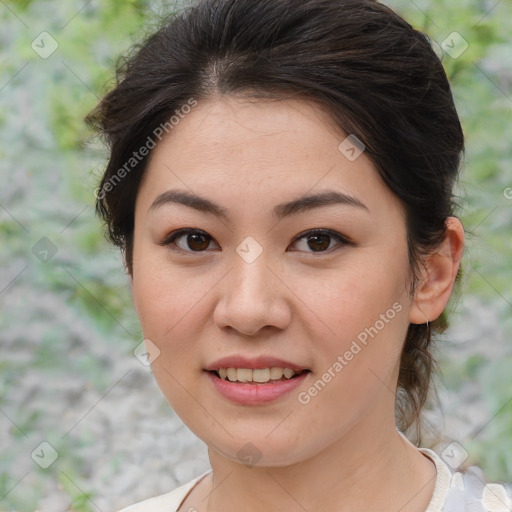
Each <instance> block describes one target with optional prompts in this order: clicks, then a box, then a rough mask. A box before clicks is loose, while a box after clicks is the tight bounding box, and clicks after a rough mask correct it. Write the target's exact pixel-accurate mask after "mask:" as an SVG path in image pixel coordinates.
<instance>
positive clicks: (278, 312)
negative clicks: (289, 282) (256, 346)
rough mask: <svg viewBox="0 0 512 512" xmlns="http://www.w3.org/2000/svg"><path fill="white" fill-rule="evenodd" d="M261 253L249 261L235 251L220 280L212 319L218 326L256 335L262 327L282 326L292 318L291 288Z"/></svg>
mask: <svg viewBox="0 0 512 512" xmlns="http://www.w3.org/2000/svg"><path fill="white" fill-rule="evenodd" d="M264 254H265V253H263V254H262V255H261V256H260V257H259V258H257V259H256V260H255V261H253V262H251V263H248V262H246V261H244V260H243V259H242V258H241V257H239V256H238V255H236V256H235V258H234V265H233V267H232V269H231V270H230V272H229V273H228V275H227V276H226V278H225V279H223V280H222V282H221V284H220V288H219V291H220V298H219V300H218V302H217V304H216V307H215V311H214V322H215V324H216V325H217V326H218V327H219V328H221V329H234V330H235V331H238V332H239V333H242V334H244V335H247V336H255V335H257V334H258V333H259V332H260V331H262V330H264V329H265V328H267V329H269V328H270V327H274V328H277V329H285V328H286V326H287V325H288V324H289V323H290V321H291V316H292V314H291V308H290V300H289V299H290V295H291V294H290V292H289V289H288V288H287V286H286V285H285V284H284V283H283V279H282V277H280V276H279V275H278V272H276V270H274V269H272V268H270V267H269V265H268V263H269V262H268V260H267V258H266V257H265V256H264Z"/></svg>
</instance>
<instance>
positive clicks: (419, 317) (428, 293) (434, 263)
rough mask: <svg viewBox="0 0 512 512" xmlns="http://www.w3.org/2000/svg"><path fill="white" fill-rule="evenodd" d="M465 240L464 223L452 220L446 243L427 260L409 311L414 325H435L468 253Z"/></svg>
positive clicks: (447, 229) (447, 221) (450, 219)
mask: <svg viewBox="0 0 512 512" xmlns="http://www.w3.org/2000/svg"><path fill="white" fill-rule="evenodd" d="M464 238H465V237H464V227H463V226H462V223H461V222H460V220H459V219H457V218H456V217H448V218H447V219H446V232H445V236H444V240H443V243H442V244H441V246H440V247H439V248H438V249H437V250H436V251H435V252H434V253H432V254H429V255H428V256H427V258H426V261H425V265H424V268H423V271H422V275H421V277H420V279H419V283H418V286H417V288H416V292H415V295H414V301H413V304H412V306H411V309H410V311H409V321H410V323H412V324H424V323H426V322H427V321H429V322H431V321H433V320H436V319H437V318H438V317H439V316H440V315H441V313H442V312H443V310H444V308H445V307H446V304H447V303H448V300H449V299H450V296H451V294H452V291H453V287H454V284H455V278H456V277H457V271H458V270H459V266H460V261H461V259H462V255H463V253H464Z"/></svg>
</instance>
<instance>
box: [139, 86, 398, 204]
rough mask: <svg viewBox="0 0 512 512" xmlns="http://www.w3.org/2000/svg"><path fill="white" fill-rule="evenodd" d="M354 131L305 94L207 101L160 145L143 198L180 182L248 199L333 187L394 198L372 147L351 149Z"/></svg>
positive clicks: (185, 186)
mask: <svg viewBox="0 0 512 512" xmlns="http://www.w3.org/2000/svg"><path fill="white" fill-rule="evenodd" d="M347 136H348V135H347V134H346V133H343V132H342V131H341V130H340V129H339V128H337V127H335V126H334V124H333V122H332V120H331V118H330V117H329V116H328V115H327V114H326V113H325V112H324V111H323V110H322V109H321V108H320V107H319V106H318V105H316V104H313V103H309V102H305V101H301V100H279V101H269V100H254V99H246V98H235V97H229V96H223V97H221V98H216V99H212V100H208V101H200V102H198V104H197V105H196V106H195V107H194V108H193V109H191V111H190V112H189V113H188V114H186V115H184V116H183V117H182V118H181V119H180V120H179V122H178V123H177V124H175V125H174V127H173V129H172V131H170V133H169V134H168V135H167V136H166V137H164V138H163V139H162V141H161V142H160V143H158V145H157V146H156V148H155V149H153V152H152V155H151V159H150V162H149V164H148V166H147V169H146V172H145V176H144V179H143V181H142V184H141V188H140V190H139V197H138V199H137V204H138V205H141V204H144V205H145V207H146V208H148V207H149V201H150V200H151V198H154V197H155V196H156V195H159V194H161V193H162V192H164V191H165V190H167V189H170V188H176V187H179V188H181V189H189V190H190V191H191V192H194V193H197V194H200V195H211V194H213V193H220V194H222V197H225V196H228V195H230V194H231V196H232V198H233V200H234V201H238V202H240V199H243V202H244V203H245V205H246V206H248V205H249V204H252V205H253V206H254V205H255V204H256V203H257V201H261V199H262V198H263V197H264V198H265V199H268V198H271V197H272V198H273V202H274V204H277V203H279V202H281V201H282V199H283V197H282V196H283V193H285V192H286V195H287V197H293V196H297V195H303V194H305V193H306V192H309V191H321V190H322V189H323V188H324V189H326V188H329V189H332V188H333V187H334V188H335V189H338V190H339V191H340V192H344V193H347V194H350V195H353V196H357V197H358V198H359V199H360V200H361V201H362V202H365V199H366V201H367V202H370V203H372V204H375V203H378V202H384V203H389V201H391V203H393V202H394V201H395V199H394V197H393V196H392V194H391V192H390V191H389V190H388V188H387V187H386V186H385V184H384V183H383V182H382V180H381V179H380V177H379V175H378V173H377V172H376V170H375V168H374V166H373V164H372V162H371V160H370V159H369V158H368V157H367V156H366V154H365V153H364V152H362V153H361V154H360V155H359V156H358V157H357V158H355V159H353V158H347V156H346V155H345V154H344V153H343V151H342V150H343V149H346V146H347V144H348V145H350V144H351V142H350V141H351V140H352V139H351V138H349V139H347ZM340 144H341V149H340ZM358 149H360V148H357V147H355V150H356V151H358ZM358 152H359V151H358ZM353 154H354V152H352V154H350V153H349V156H353ZM355 154H356V155H357V153H355ZM240 194H243V196H240ZM251 198H253V199H254V201H255V202H254V203H251V201H250V199H251ZM221 202H222V201H221ZM395 202H396V201H395ZM260 204H261V203H260ZM242 206H243V205H242Z"/></svg>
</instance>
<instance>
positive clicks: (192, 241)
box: [187, 233, 208, 251]
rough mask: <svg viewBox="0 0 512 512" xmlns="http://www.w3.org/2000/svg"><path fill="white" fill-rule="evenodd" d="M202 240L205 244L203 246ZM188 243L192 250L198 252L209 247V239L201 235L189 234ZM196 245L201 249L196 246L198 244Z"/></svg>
mask: <svg viewBox="0 0 512 512" xmlns="http://www.w3.org/2000/svg"><path fill="white" fill-rule="evenodd" d="M201 240H202V242H203V243H202V244H201ZM205 242H206V245H205ZM187 243H188V246H189V247H190V248H191V249H194V250H198V251H201V250H204V249H206V248H207V247H208V240H207V237H206V236H205V235H203V234H201V233H191V234H189V235H188V237H187ZM196 243H198V244H199V247H197V246H194V244H196Z"/></svg>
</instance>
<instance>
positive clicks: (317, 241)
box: [308, 235, 330, 249]
mask: <svg viewBox="0 0 512 512" xmlns="http://www.w3.org/2000/svg"><path fill="white" fill-rule="evenodd" d="M321 238H323V239H324V242H325V241H326V240H327V244H325V243H323V244H320V246H318V245H317V246H316V248H317V249H327V248H328V247H329V244H330V242H329V235H311V236H309V237H308V244H310V243H311V242H312V241H313V243H319V239H321ZM315 240H316V241H315ZM310 248H311V249H315V247H311V246H310Z"/></svg>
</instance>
